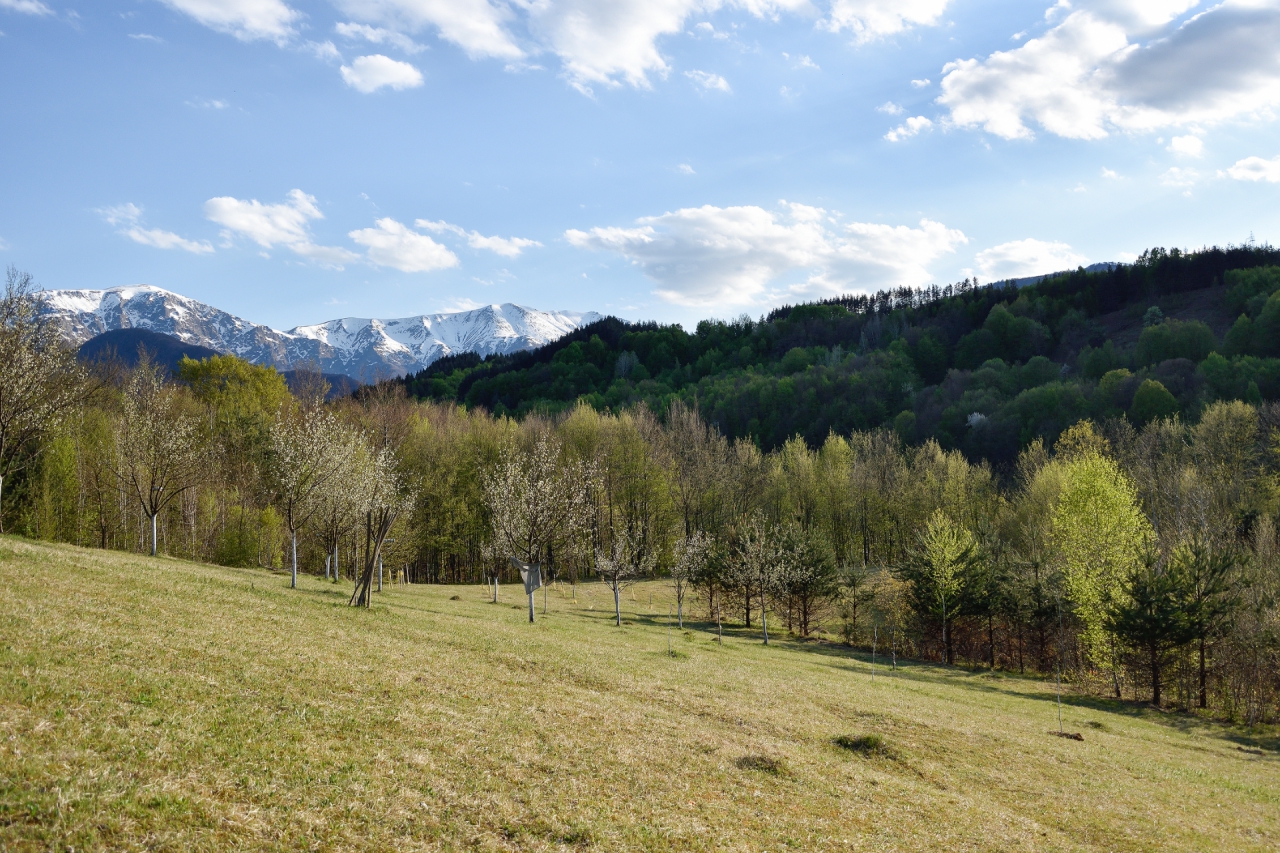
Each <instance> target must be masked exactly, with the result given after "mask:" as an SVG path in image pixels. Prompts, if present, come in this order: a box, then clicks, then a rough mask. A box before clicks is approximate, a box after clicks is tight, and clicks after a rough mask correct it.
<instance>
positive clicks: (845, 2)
mask: <svg viewBox="0 0 1280 853" xmlns="http://www.w3.org/2000/svg"><path fill="white" fill-rule="evenodd" d="M947 2H948V0H833V2H832V4H831V16H830V17H829V18H828V19H827V21H826V22H825V23H826V27H827V29H829V30H831V32H833V33H838V32H841V31H842V30H849V31H850V32H852V33H853V37H854V40H855V41H857V42H858V43H865V42H869V41H873V40H875V39H878V38H883V37H884V36H891V35H895V34H897V33H900V32H902V31H903V30H906V29H908V28H909V27H912V26H932V25H933V24H936V23H937V22H938V18H939V17H941V15H942V13H943V11H944V10H946V8H947Z"/></svg>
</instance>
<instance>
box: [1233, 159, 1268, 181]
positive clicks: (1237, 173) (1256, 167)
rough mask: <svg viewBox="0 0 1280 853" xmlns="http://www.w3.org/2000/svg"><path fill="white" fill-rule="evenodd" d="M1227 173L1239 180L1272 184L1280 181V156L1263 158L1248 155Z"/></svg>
mask: <svg viewBox="0 0 1280 853" xmlns="http://www.w3.org/2000/svg"><path fill="white" fill-rule="evenodd" d="M1227 174H1228V175H1230V176H1231V177H1233V178H1235V179H1236V180H1237V181H1266V182H1267V183H1270V184H1277V183H1280V157H1273V158H1272V159H1270V160H1263V159H1262V158H1261V157H1246V158H1244V159H1243V160H1238V161H1236V164H1235V165H1234V166H1232V167H1231V168H1229V169H1227Z"/></svg>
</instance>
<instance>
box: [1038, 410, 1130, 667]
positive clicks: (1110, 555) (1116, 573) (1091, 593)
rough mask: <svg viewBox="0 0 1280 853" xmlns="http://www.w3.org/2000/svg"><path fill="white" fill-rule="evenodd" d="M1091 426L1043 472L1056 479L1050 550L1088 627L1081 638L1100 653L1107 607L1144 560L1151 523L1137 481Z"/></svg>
mask: <svg viewBox="0 0 1280 853" xmlns="http://www.w3.org/2000/svg"><path fill="white" fill-rule="evenodd" d="M1091 434H1092V430H1091V429H1089V430H1088V431H1087V433H1086V432H1084V431H1083V430H1082V431H1081V433H1080V434H1079V435H1077V436H1071V435H1070V434H1069V436H1068V437H1069V438H1071V439H1074V440H1076V442H1077V443H1076V445H1075V447H1074V448H1072V450H1073V452H1069V453H1067V454H1063V455H1062V456H1060V457H1059V458H1058V459H1057V460H1055V461H1054V462H1052V463H1050V464H1049V465H1048V466H1046V467H1045V469H1043V470H1042V471H1041V474H1040V476H1041V477H1043V478H1045V479H1046V480H1048V479H1049V478H1054V479H1055V480H1056V483H1055V486H1056V488H1057V500H1056V503H1055V504H1054V507H1053V512H1052V533H1051V536H1052V549H1053V555H1054V559H1055V561H1056V563H1057V565H1058V566H1059V568H1060V570H1061V571H1062V576H1063V587H1064V589H1065V591H1066V594H1067V597H1068V598H1069V599H1070V602H1071V604H1073V605H1074V608H1075V612H1076V615H1077V616H1078V617H1079V619H1080V621H1081V622H1082V623H1083V625H1084V631H1083V632H1082V635H1081V639H1082V640H1083V642H1084V644H1085V646H1086V649H1088V650H1089V651H1090V652H1092V653H1093V654H1095V655H1097V654H1098V653H1099V652H1100V650H1101V649H1102V648H1103V646H1104V644H1105V643H1106V640H1107V635H1106V630H1105V628H1104V627H1103V623H1104V622H1105V619H1106V614H1107V610H1108V608H1109V606H1110V605H1111V603H1112V602H1113V601H1115V600H1116V597H1117V596H1119V595H1121V594H1122V587H1123V584H1124V580H1125V578H1127V577H1128V576H1129V574H1130V572H1132V571H1133V570H1134V569H1135V568H1137V566H1138V563H1139V560H1140V559H1141V555H1142V549H1143V547H1144V546H1145V545H1146V544H1147V542H1148V540H1149V538H1150V536H1151V526H1150V524H1149V523H1148V521H1147V519H1146V517H1145V516H1144V515H1143V514H1142V512H1141V510H1140V509H1139V507H1138V494H1137V490H1136V489H1135V488H1134V486H1133V483H1131V482H1130V481H1129V478H1128V477H1126V476H1125V474H1124V472H1123V471H1121V470H1120V466H1119V465H1117V464H1116V462H1115V460H1114V459H1112V458H1111V457H1110V456H1107V455H1105V454H1104V453H1103V452H1101V450H1100V449H1099V446H1098V444H1097V443H1091V442H1090V441H1089V440H1088V436H1089V435H1091Z"/></svg>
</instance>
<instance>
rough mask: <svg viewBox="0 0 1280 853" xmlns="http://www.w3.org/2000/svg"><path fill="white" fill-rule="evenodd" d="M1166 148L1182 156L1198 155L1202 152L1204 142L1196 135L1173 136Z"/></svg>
mask: <svg viewBox="0 0 1280 853" xmlns="http://www.w3.org/2000/svg"><path fill="white" fill-rule="evenodd" d="M1168 150H1169V151H1172V152H1173V153H1174V154H1178V155H1180V156H1182V157H1199V156H1201V155H1202V154H1204V142H1202V141H1201V140H1200V138H1199V137H1198V136H1175V137H1174V138H1173V139H1171V140H1170V141H1169V149H1168Z"/></svg>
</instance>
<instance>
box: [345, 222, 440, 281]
mask: <svg viewBox="0 0 1280 853" xmlns="http://www.w3.org/2000/svg"><path fill="white" fill-rule="evenodd" d="M374 226H375V227H373V228H361V229H359V230H357V231H352V232H350V233H349V234H348V235H347V236H349V237H350V238H351V239H352V240H355V241H356V242H357V243H359V244H360V245H361V246H365V247H367V249H368V252H367V255H368V258H369V261H370V263H374V264H377V265H378V266H381V267H393V268H395V269H398V270H400V271H401V272H432V271H434V270H442V269H448V268H449V267H456V266H457V265H458V256H457V255H455V254H454V253H453V252H450V251H449V250H448V249H447V248H446V247H444V246H442V245H440V244H439V243H437V242H436V241H435V240H432V239H431V238H430V237H428V236H427V235H426V234H419V233H418V232H417V231H413V230H411V229H410V228H408V227H407V226H405V225H402V224H400V223H399V222H397V221H395V220H394V219H391V218H386V219H379V220H376V221H375V222H374Z"/></svg>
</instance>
